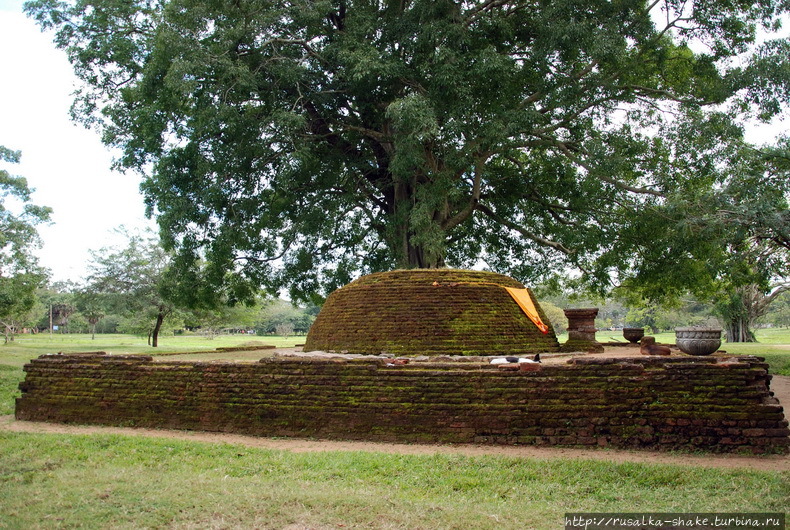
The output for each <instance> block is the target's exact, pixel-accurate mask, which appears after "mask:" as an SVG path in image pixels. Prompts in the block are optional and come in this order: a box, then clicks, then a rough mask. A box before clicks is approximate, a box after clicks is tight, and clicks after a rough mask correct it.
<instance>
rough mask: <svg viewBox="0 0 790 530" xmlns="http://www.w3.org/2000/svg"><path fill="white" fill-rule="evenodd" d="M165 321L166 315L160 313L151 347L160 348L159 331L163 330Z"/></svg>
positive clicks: (152, 335)
mask: <svg viewBox="0 0 790 530" xmlns="http://www.w3.org/2000/svg"><path fill="white" fill-rule="evenodd" d="M164 320H165V314H164V313H163V312H162V311H160V312H159V313H158V314H157V315H156V324H155V325H154V331H153V332H152V333H151V347H152V348H156V347H158V346H159V330H160V329H162V322H163V321H164Z"/></svg>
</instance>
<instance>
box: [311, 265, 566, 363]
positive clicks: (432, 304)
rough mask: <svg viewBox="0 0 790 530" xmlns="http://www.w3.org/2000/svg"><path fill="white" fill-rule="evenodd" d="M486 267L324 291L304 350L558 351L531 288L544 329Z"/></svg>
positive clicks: (376, 277)
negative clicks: (542, 329) (544, 329)
mask: <svg viewBox="0 0 790 530" xmlns="http://www.w3.org/2000/svg"><path fill="white" fill-rule="evenodd" d="M506 287H511V288H516V289H523V288H524V286H523V285H521V284H520V283H519V282H517V281H516V280H514V279H512V278H508V277H507V276H503V275H501V274H495V273H491V272H479V271H467V270H452V269H438V270H437V269H415V270H397V271H392V272H382V273H376V274H370V275H368V276H363V277H362V278H359V279H358V280H356V281H354V282H351V283H350V284H348V285H346V286H345V287H343V288H341V289H338V290H337V291H335V292H333V293H332V294H331V295H329V298H327V300H326V303H325V304H324V307H323V308H322V309H321V312H320V313H319V314H318V317H317V318H316V320H315V322H314V323H313V326H312V328H310V333H309V334H308V335H307V341H306V344H305V351H314V350H324V351H347V352H349V353H371V354H378V353H381V352H387V353H393V354H397V355H503V354H513V355H517V354H521V353H531V352H546V351H557V350H558V349H559V344H558V343H557V337H556V335H555V334H554V329H553V328H552V327H551V324H550V323H549V321H548V319H547V318H546V315H545V314H544V313H543V310H542V309H541V308H540V306H539V305H538V304H537V301H536V300H535V297H534V295H533V294H532V293H531V292H530V293H529V295H530V297H531V298H532V301H533V302H534V303H535V307H536V308H537V311H538V314H539V315H540V317H541V318H542V320H543V322H545V323H546V324H548V325H549V329H548V333H546V334H544V333H543V332H541V331H540V330H539V329H538V327H537V326H536V325H535V324H534V323H533V322H532V321H531V320H530V319H529V318H528V317H527V316H526V314H525V313H524V311H522V310H521V308H520V307H519V305H518V304H517V303H516V302H515V301H514V299H513V298H512V297H511V296H510V294H509V293H508V291H507V290H506V289H505V288H506Z"/></svg>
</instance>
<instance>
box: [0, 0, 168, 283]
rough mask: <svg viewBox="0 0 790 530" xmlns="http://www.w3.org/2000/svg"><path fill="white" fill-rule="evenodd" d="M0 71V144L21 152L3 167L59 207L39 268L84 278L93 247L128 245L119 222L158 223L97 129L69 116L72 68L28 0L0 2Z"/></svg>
mask: <svg viewBox="0 0 790 530" xmlns="http://www.w3.org/2000/svg"><path fill="white" fill-rule="evenodd" d="M0 72H2V74H1V75H0V145H3V146H5V147H7V148H9V149H13V150H19V151H22V160H21V163H20V164H13V165H8V164H4V165H3V168H4V169H6V170H8V171H9V173H11V174H12V175H18V176H22V177H25V178H26V179H27V180H28V185H29V186H30V187H31V188H35V193H34V194H33V196H32V198H31V202H32V203H33V204H36V205H42V206H49V207H51V208H53V210H54V213H53V216H52V220H53V223H52V224H50V225H48V226H40V227H39V230H38V232H39V235H40V236H41V238H42V240H43V247H42V248H41V249H40V250H39V251H38V252H37V254H38V256H39V259H40V263H41V265H43V266H45V267H47V268H48V269H50V270H51V271H52V280H53V281H64V280H73V281H79V280H81V279H82V278H83V277H84V276H85V271H86V267H85V266H86V263H87V262H88V260H89V259H90V253H89V251H90V250H91V249H94V250H98V249H100V248H102V247H108V246H112V245H118V244H122V243H123V238H121V237H119V236H118V234H117V233H116V232H115V229H116V228H117V227H119V226H121V225H123V226H126V227H128V228H132V229H134V228H137V229H144V228H145V227H147V226H152V227H153V226H154V223H153V222H152V221H149V220H147V219H146V218H145V207H144V205H143V199H142V196H141V194H140V191H139V185H140V178H139V176H138V175H135V174H122V173H118V172H113V171H111V170H110V165H111V164H112V159H113V156H112V153H111V152H110V151H109V150H108V149H107V148H106V147H105V146H104V145H103V144H102V143H101V140H100V138H99V135H98V133H96V132H94V131H90V130H87V129H85V128H84V127H83V126H82V125H79V124H76V123H74V122H72V121H71V118H70V117H69V107H70V106H71V101H72V99H73V98H72V96H71V94H72V92H73V91H74V90H75V87H76V86H77V85H76V78H75V77H74V75H73V73H72V70H71V65H70V64H69V62H68V60H67V59H66V54H65V53H64V52H62V51H60V50H57V49H56V48H55V46H54V44H52V35H51V34H44V33H42V32H41V31H40V30H39V29H38V26H37V25H36V24H35V23H34V22H33V21H32V20H31V19H29V18H28V17H26V16H25V15H24V14H23V13H22V1H17V0H0Z"/></svg>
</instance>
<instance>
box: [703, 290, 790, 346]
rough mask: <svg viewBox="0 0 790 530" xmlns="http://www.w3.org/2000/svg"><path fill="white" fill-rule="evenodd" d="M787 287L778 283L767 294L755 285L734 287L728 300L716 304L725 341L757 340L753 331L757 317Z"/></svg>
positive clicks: (761, 314)
mask: <svg viewBox="0 0 790 530" xmlns="http://www.w3.org/2000/svg"><path fill="white" fill-rule="evenodd" d="M788 289H790V286H788V285H779V286H777V287H776V288H774V290H773V291H772V292H771V293H769V294H765V293H764V292H763V291H762V290H761V289H760V288H759V287H758V286H757V285H746V286H743V287H738V288H737V289H734V290H733V292H732V293H731V294H730V298H729V300H726V301H725V302H720V303H719V306H718V311H719V315H720V316H721V319H722V321H723V326H724V331H725V333H726V334H727V342H757V338H756V337H755V335H754V331H753V328H754V325H755V323H756V322H757V319H759V318H760V317H762V316H764V315H765V314H766V313H767V312H768V307H769V305H770V304H771V302H773V301H774V300H775V299H776V297H777V296H779V295H780V294H781V293H783V292H785V291H787V290H788Z"/></svg>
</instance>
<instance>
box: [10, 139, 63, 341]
mask: <svg viewBox="0 0 790 530" xmlns="http://www.w3.org/2000/svg"><path fill="white" fill-rule="evenodd" d="M20 156H21V154H20V152H19V151H12V150H11V149H8V148H6V147H3V146H0V162H2V163H9V164H16V163H19V159H20ZM33 191H34V190H32V189H31V188H30V187H29V186H28V184H27V180H26V179H25V178H24V177H19V176H14V175H12V174H11V173H9V172H8V170H7V169H0V326H2V327H3V330H4V334H5V341H6V342H8V340H9V339H13V334H14V333H15V331H16V329H17V328H18V327H19V326H20V325H21V324H24V322H25V321H26V320H28V319H29V318H30V312H31V310H32V309H33V307H34V306H35V304H36V289H38V288H39V287H40V286H41V285H42V284H43V283H44V282H45V281H46V279H47V271H46V270H44V269H43V268H42V267H40V266H39V264H38V259H37V258H36V256H35V255H34V254H33V250H34V249H35V248H36V247H37V246H38V245H39V237H38V232H37V231H36V227H37V226H38V225H39V224H41V223H44V222H47V221H49V216H50V214H51V213H52V210H51V209H50V208H48V207H45V206H36V205H35V204H32V203H31V202H30V199H31V194H32V193H33Z"/></svg>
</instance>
